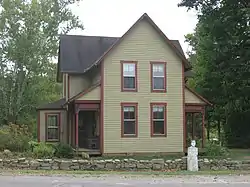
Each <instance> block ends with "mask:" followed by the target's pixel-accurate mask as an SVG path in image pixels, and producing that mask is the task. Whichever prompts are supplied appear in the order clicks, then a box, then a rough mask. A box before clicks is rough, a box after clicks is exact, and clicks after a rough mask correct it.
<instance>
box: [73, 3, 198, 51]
mask: <svg viewBox="0 0 250 187" xmlns="http://www.w3.org/2000/svg"><path fill="white" fill-rule="evenodd" d="M180 1H181V0H81V2H79V3H78V4H77V5H74V6H72V11H73V13H74V14H75V15H77V16H79V18H80V20H81V21H82V22H83V24H84V28H85V29H84V30H83V31H79V30H74V31H71V32H70V33H69V34H77V35H90V36H115V37H120V36H122V35H123V34H124V33H125V32H126V31H127V30H128V29H129V28H130V27H131V26H132V25H133V24H134V22H136V21H137V19H138V18H139V17H140V16H142V15H143V14H144V13H147V14H148V15H149V16H150V17H151V18H152V20H153V21H154V22H155V23H156V24H157V25H158V27H159V28H160V29H161V30H162V31H163V32H164V33H165V35H166V36H167V37H168V38H169V39H173V40H174V39H175V40H179V41H180V43H181V45H182V48H183V50H184V52H187V50H188V44H187V43H185V42H184V40H185V38H184V35H186V34H188V33H192V32H193V30H194V28H195V25H196V23H197V18H196V15H195V12H187V9H186V8H181V7H178V6H177V4H178V3H179V2H180Z"/></svg>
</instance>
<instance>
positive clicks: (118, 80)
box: [37, 14, 211, 155]
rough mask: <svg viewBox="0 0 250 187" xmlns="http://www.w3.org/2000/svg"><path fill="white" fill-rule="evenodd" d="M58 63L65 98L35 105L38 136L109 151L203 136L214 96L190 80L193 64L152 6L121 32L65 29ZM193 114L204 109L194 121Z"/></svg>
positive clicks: (143, 149)
mask: <svg viewBox="0 0 250 187" xmlns="http://www.w3.org/2000/svg"><path fill="white" fill-rule="evenodd" d="M57 67H58V68H57V69H58V70H57V81H58V82H62V83H63V90H62V92H63V98H62V99H60V100H58V101H55V102H53V103H49V104H45V105H43V106H40V107H38V109H37V111H38V124H37V126H38V141H45V142H63V143H67V144H70V145H71V146H72V147H74V148H75V149H77V150H79V151H86V152H88V153H90V154H105V155H106V154H148V153H162V154H164V153H183V152H185V151H186V147H187V146H188V145H187V141H189V139H190V138H191V139H197V140H198V139H200V140H201V142H204V137H205V133H204V123H205V107H206V106H207V105H211V104H210V103H209V102H208V101H207V100H206V99H204V98H203V97H201V96H200V95H198V94H197V93H195V92H194V91H193V90H191V89H190V88H188V87H187V86H186V85H185V82H186V80H187V78H188V76H189V74H190V70H191V65H190V63H189V62H188V60H187V59H186V57H185V55H184V53H183V50H182V48H181V46H180V43H179V41H178V40H169V39H168V38H167V37H166V36H165V34H164V33H163V32H162V31H161V30H160V29H159V28H158V26H157V25H156V24H155V23H154V22H153V21H152V19H151V18H150V17H149V16H148V15H147V14H143V15H142V16H141V17H140V18H139V19H138V20H137V21H136V22H135V23H134V24H133V25H132V26H131V28H129V30H128V31H127V32H126V33H125V34H124V35H123V36H121V37H100V36H74V35H62V36H60V44H59V53H58V65H57ZM189 114H191V119H192V120H193V117H195V115H194V114H198V115H199V114H200V116H201V117H200V120H198V122H197V123H195V124H194V123H191V127H189V126H190V125H188V124H189V123H188V121H190V120H189V117H190V115H189ZM198 115H196V116H198ZM192 120H191V121H192ZM202 145H203V144H202Z"/></svg>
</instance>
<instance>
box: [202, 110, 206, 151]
mask: <svg viewBox="0 0 250 187" xmlns="http://www.w3.org/2000/svg"><path fill="white" fill-rule="evenodd" d="M201 114H202V148H204V145H205V109H204V108H203V110H202V112H201Z"/></svg>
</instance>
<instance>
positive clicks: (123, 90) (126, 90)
mask: <svg viewBox="0 0 250 187" xmlns="http://www.w3.org/2000/svg"><path fill="white" fill-rule="evenodd" d="M121 91H122V92H137V89H125V88H123V89H122V90H121Z"/></svg>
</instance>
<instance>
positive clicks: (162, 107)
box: [150, 103, 167, 136]
mask: <svg viewBox="0 0 250 187" xmlns="http://www.w3.org/2000/svg"><path fill="white" fill-rule="evenodd" d="M150 108H151V136H166V124H167V115H166V104H161V103H160V104H159V103H151V107H150Z"/></svg>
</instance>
